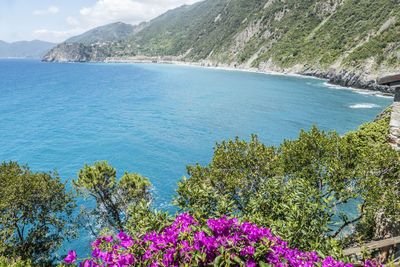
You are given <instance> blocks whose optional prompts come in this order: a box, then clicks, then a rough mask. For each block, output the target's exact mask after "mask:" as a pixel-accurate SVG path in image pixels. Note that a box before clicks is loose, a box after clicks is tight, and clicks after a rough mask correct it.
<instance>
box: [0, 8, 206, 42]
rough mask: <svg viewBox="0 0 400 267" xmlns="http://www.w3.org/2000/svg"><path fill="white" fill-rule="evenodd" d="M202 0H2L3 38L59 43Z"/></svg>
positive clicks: (0, 29) (0, 22)
mask: <svg viewBox="0 0 400 267" xmlns="http://www.w3.org/2000/svg"><path fill="white" fill-rule="evenodd" d="M198 1H200V0H0V40H3V41H6V42H15V41H21V40H27V41H30V40H43V41H49V42H55V43H59V42H62V41H64V40H66V39H68V38H69V37H72V36H75V35H78V34H81V33H83V32H85V31H87V30H89V29H92V28H94V27H97V26H102V25H105V24H108V23H113V22H118V21H121V22H125V23H130V24H138V23H140V22H142V21H148V20H150V19H152V18H155V17H157V16H158V15H161V14H162V13H164V12H165V11H167V10H169V9H173V8H176V7H179V6H181V5H184V4H193V3H195V2H198Z"/></svg>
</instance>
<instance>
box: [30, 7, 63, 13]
mask: <svg viewBox="0 0 400 267" xmlns="http://www.w3.org/2000/svg"><path fill="white" fill-rule="evenodd" d="M58 11H60V9H59V8H58V7H56V6H49V7H48V8H47V9H39V10H34V11H33V12H32V14H33V15H46V14H57V13H58Z"/></svg>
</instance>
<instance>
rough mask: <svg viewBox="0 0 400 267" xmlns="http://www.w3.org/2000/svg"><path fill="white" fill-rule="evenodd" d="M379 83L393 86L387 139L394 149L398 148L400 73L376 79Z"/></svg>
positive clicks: (399, 142)
mask: <svg viewBox="0 0 400 267" xmlns="http://www.w3.org/2000/svg"><path fill="white" fill-rule="evenodd" d="M378 84H380V85H388V86H391V87H394V88H395V94H394V101H393V104H392V106H391V107H392V116H391V118H390V130H389V139H390V143H391V145H392V146H393V148H394V149H396V150H399V149H400V74H396V75H391V76H386V77H383V78H381V79H379V80H378Z"/></svg>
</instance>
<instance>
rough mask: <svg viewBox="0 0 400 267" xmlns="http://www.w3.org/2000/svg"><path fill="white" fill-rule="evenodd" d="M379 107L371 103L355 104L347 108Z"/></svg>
mask: <svg viewBox="0 0 400 267" xmlns="http://www.w3.org/2000/svg"><path fill="white" fill-rule="evenodd" d="M378 107H379V106H378V105H376V104H372V103H363V104H355V105H351V106H349V108H378Z"/></svg>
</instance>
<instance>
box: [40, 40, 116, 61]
mask: <svg viewBox="0 0 400 267" xmlns="http://www.w3.org/2000/svg"><path fill="white" fill-rule="evenodd" d="M108 56H109V55H108V54H107V53H106V51H103V50H101V49H98V48H97V46H93V45H84V44H80V43H62V44H59V45H57V46H56V47H54V48H53V49H52V50H50V51H49V52H48V53H47V54H46V55H45V56H44V57H43V59H42V61H44V62H95V61H104V60H105V59H106V58H107V57H108Z"/></svg>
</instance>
